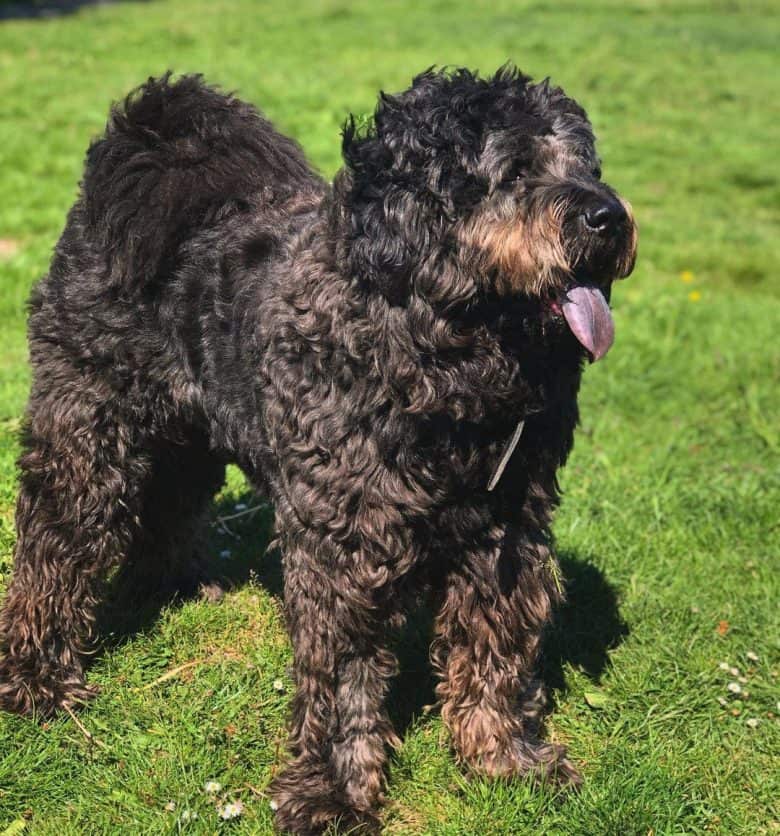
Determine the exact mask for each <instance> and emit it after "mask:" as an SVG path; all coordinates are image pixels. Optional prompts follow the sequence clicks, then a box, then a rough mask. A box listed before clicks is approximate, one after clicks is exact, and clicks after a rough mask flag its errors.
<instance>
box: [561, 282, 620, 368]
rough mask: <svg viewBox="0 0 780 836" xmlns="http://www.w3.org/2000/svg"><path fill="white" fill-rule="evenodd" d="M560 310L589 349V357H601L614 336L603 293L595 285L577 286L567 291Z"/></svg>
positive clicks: (613, 327) (610, 316) (613, 325)
mask: <svg viewBox="0 0 780 836" xmlns="http://www.w3.org/2000/svg"><path fill="white" fill-rule="evenodd" d="M561 309H562V311H563V315H564V316H565V317H566V322H568V323H569V328H571V330H572V333H573V334H574V336H575V337H576V338H577V339H578V340H579V341H580V342H581V343H582V344H583V345H584V346H585V348H587V349H588V351H589V352H590V355H591V359H592V360H593V361H595V360H600V359H601V358H602V357H603V356H604V355H605V354H606V353H607V352H608V351H609V349H610V347H611V346H612V341H613V340H614V339H615V323H614V322H613V321H612V314H611V313H610V311H609V305H608V304H607V300H606V299H605V298H604V294H603V293H602V292H601V291H600V290H598V288H595V287H583V286H582V285H577V286H576V287H572V288H570V289H569V290H568V291H567V292H566V299H565V301H564V302H563V305H561Z"/></svg>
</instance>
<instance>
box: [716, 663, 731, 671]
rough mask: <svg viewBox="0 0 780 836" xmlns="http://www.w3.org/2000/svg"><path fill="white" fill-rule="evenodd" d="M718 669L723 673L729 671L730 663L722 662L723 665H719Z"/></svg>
mask: <svg viewBox="0 0 780 836" xmlns="http://www.w3.org/2000/svg"><path fill="white" fill-rule="evenodd" d="M718 667H719V668H720V669H721V670H722V671H727V670H728V669H729V663H728V662H721V663H720V664H719V665H718Z"/></svg>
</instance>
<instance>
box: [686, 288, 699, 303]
mask: <svg viewBox="0 0 780 836" xmlns="http://www.w3.org/2000/svg"><path fill="white" fill-rule="evenodd" d="M688 298H689V299H690V300H691V302H698V301H699V299H701V293H699V291H698V290H692V291H691V292H690V293H689V294H688Z"/></svg>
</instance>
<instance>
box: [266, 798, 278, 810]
mask: <svg viewBox="0 0 780 836" xmlns="http://www.w3.org/2000/svg"><path fill="white" fill-rule="evenodd" d="M268 806H269V807H270V808H271V809H272V810H273V811H274V813H275V812H276V811H277V810H278V809H279V805H278V804H277V803H276V802H275V801H274V800H273V799H272V800H271V801H269V802H268Z"/></svg>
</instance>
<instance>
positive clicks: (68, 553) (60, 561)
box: [0, 359, 151, 716]
mask: <svg viewBox="0 0 780 836" xmlns="http://www.w3.org/2000/svg"><path fill="white" fill-rule="evenodd" d="M150 464H151V462H150V459H149V457H148V455H147V454H146V453H145V452H143V449H142V446H141V444H140V443H139V438H138V431H137V430H136V429H134V425H133V424H132V423H130V422H127V421H125V420H124V419H123V417H122V415H121V413H120V412H119V407H118V402H115V401H113V400H112V394H111V392H110V391H109V390H108V389H107V387H102V386H100V385H99V384H97V383H95V382H94V381H91V380H89V379H88V378H87V377H86V376H85V375H83V374H82V373H80V372H79V371H78V370H76V369H74V368H71V367H70V366H68V365H67V364H65V363H62V364H59V363H57V362H55V361H54V360H53V359H52V360H50V362H49V364H48V366H47V367H46V369H45V372H40V373H39V375H38V376H37V378H36V380H35V383H34V387H33V394H32V396H31V399H30V405H29V407H28V415H27V425H26V429H25V437H24V439H23V453H22V456H21V458H20V460H19V465H20V468H21V480H20V482H21V484H20V490H19V498H18V502H17V508H16V528H17V541H16V548H15V566H14V575H13V578H12V580H11V583H10V587H9V589H8V593H7V595H6V597H5V601H4V602H3V607H2V612H0V707H2V708H4V709H6V710H10V711H15V712H19V713H23V714H32V713H35V714H38V715H41V716H46V715H49V714H51V713H52V712H53V711H55V710H56V709H57V708H58V707H69V706H71V705H73V704H75V703H78V702H82V701H84V700H85V699H87V698H88V697H89V696H90V695H91V693H92V690H91V689H90V688H89V687H88V686H87V685H86V684H85V682H84V658H83V657H84V654H85V653H86V652H88V651H89V649H90V641H91V639H92V637H93V625H94V620H95V607H96V604H97V600H98V597H99V594H100V588H101V582H102V580H103V579H104V578H105V576H106V574H107V572H108V570H109V569H110V568H111V567H112V566H114V565H116V564H117V563H118V562H119V561H120V560H121V558H122V557H123V556H124V555H126V553H127V550H128V548H129V545H130V543H131V541H132V538H133V536H134V534H135V533H136V531H137V528H138V525H139V520H140V516H139V515H140V509H141V503H142V495H143V489H144V486H145V485H146V483H147V480H148V478H149V473H150Z"/></svg>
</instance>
